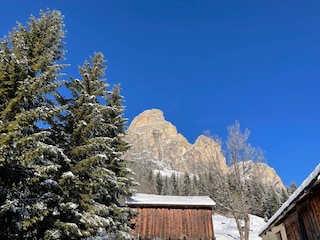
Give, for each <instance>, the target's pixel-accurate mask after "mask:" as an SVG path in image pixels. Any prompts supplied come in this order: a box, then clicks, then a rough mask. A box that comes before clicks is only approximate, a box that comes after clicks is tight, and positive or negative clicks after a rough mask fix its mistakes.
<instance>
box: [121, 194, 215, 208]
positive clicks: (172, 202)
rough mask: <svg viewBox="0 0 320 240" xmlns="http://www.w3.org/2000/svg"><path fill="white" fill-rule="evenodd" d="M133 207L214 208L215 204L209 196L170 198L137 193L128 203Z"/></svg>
mask: <svg viewBox="0 0 320 240" xmlns="http://www.w3.org/2000/svg"><path fill="white" fill-rule="evenodd" d="M127 204H128V206H131V207H138V206H139V207H141V206H143V207H159V206H163V207H181V208H201V207H204V208H212V207H213V206H215V204H216V203H215V202H214V201H213V200H212V199H211V198H210V197H208V196H169V195H155V194H143V193H136V194H134V195H133V196H132V197H131V198H130V199H128V201H127Z"/></svg>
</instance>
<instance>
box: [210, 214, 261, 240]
mask: <svg viewBox="0 0 320 240" xmlns="http://www.w3.org/2000/svg"><path fill="white" fill-rule="evenodd" d="M212 221H213V229H214V235H215V237H216V240H237V239H240V237H239V232H238V229H237V226H236V222H235V220H234V219H233V218H231V217H226V216H223V215H219V214H214V215H213V216H212ZM265 224H266V222H265V221H264V219H263V218H260V217H257V216H254V215H250V235H249V239H250V240H261V238H260V237H259V235H258V234H259V231H260V230H261V229H262V227H263V226H264V225H265Z"/></svg>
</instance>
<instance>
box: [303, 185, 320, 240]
mask: <svg viewBox="0 0 320 240" xmlns="http://www.w3.org/2000/svg"><path fill="white" fill-rule="evenodd" d="M300 214H301V217H302V219H303V223H304V226H305V229H306V233H307V235H308V238H309V240H313V239H315V240H318V239H320V189H319V190H318V192H316V193H314V194H313V195H311V196H310V199H309V200H308V201H307V207H306V208H304V209H303V211H302V212H301V213H300Z"/></svg>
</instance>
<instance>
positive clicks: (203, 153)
mask: <svg viewBox="0 0 320 240" xmlns="http://www.w3.org/2000/svg"><path fill="white" fill-rule="evenodd" d="M126 133H127V135H126V136H125V140H126V141H127V142H128V143H129V144H130V145H131V149H130V150H129V151H128V152H127V153H126V156H125V157H126V158H127V159H129V160H131V161H137V162H139V163H140V162H141V163H146V162H148V163H151V164H152V165H153V166H154V167H155V169H158V170H171V171H179V172H182V173H192V174H197V172H196V170H197V169H201V168H205V167H206V166H208V164H209V163H210V164H211V165H210V166H212V163H214V166H213V167H214V168H215V169H216V170H220V171H222V172H223V173H227V172H228V171H230V167H229V166H228V165H227V163H226V158H225V157H224V155H223V153H222V149H221V145H220V144H219V143H218V142H216V141H214V140H213V139H212V138H210V137H207V136H205V135H200V136H198V138H197V139H196V140H195V142H194V143H193V144H191V143H189V142H188V140H187V139H186V138H185V137H184V136H183V135H182V134H181V133H178V131H177V128H176V126H174V125H173V124H172V123H171V122H169V121H167V120H166V119H165V117H164V113H163V112H162V111H161V110H160V109H148V110H145V111H143V112H142V113H140V114H138V115H137V116H136V117H135V118H134V119H133V120H132V122H131V124H130V125H129V127H128V129H127V132H126ZM255 168H256V169H259V171H261V170H262V172H261V173H260V172H259V174H257V175H260V177H261V178H263V181H264V182H268V183H271V184H275V185H277V186H278V187H283V188H284V184H283V182H282V180H281V178H280V176H278V174H277V173H276V171H275V170H274V169H273V168H271V167H270V166H269V165H267V164H266V163H259V164H256V165H255Z"/></svg>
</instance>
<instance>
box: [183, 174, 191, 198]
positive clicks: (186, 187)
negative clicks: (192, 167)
mask: <svg viewBox="0 0 320 240" xmlns="http://www.w3.org/2000/svg"><path fill="white" fill-rule="evenodd" d="M190 193H191V181H190V176H189V174H188V173H185V174H184V176H183V182H182V190H181V194H182V195H183V196H189V195H190Z"/></svg>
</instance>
